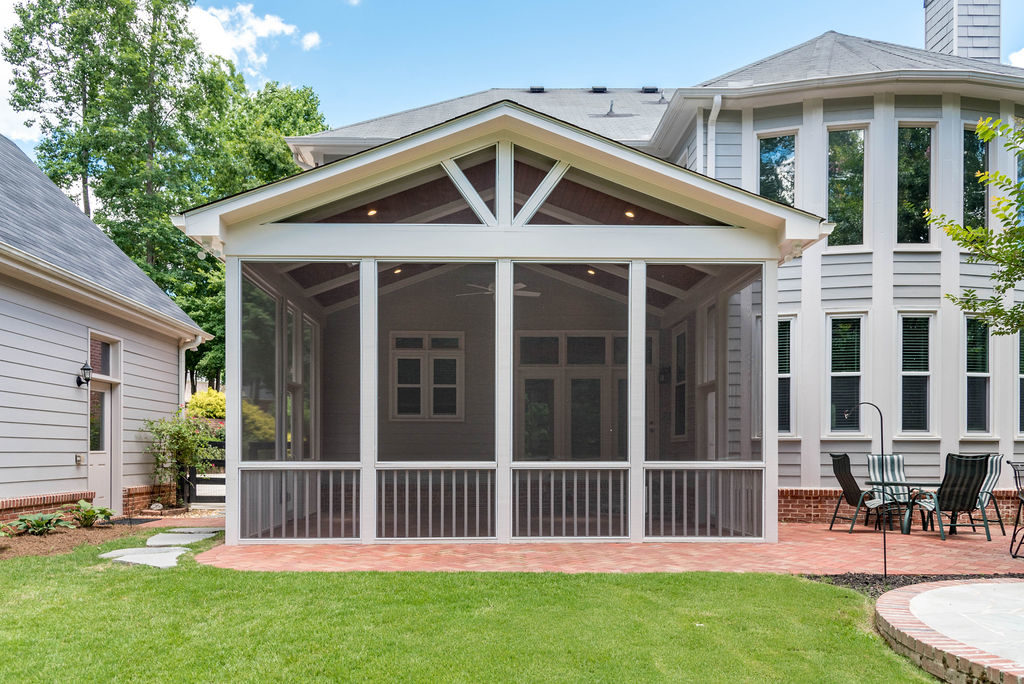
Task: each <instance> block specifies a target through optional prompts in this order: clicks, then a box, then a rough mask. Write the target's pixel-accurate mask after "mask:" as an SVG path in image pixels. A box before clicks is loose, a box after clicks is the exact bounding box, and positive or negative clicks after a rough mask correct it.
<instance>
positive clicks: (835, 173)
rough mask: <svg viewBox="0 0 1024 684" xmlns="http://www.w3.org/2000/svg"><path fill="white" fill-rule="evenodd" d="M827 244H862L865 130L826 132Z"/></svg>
mask: <svg viewBox="0 0 1024 684" xmlns="http://www.w3.org/2000/svg"><path fill="white" fill-rule="evenodd" d="M828 220H829V221H830V222H832V223H834V224H836V227H835V229H833V231H832V234H831V235H829V236H828V244H829V245H862V244H864V129H862V128H854V129H848V130H839V131H829V133H828Z"/></svg>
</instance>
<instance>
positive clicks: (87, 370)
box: [75, 361, 92, 387]
mask: <svg viewBox="0 0 1024 684" xmlns="http://www.w3.org/2000/svg"><path fill="white" fill-rule="evenodd" d="M81 370H82V374H81V375H79V376H78V377H76V378H75V382H77V383H78V386H79V387H81V386H82V385H88V384H89V381H90V380H92V366H90V365H89V362H88V361H86V362H85V364H84V365H83V366H82V369H81Z"/></svg>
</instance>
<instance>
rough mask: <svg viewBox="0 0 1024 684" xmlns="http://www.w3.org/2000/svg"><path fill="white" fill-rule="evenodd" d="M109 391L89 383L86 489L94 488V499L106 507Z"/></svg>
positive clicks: (108, 497)
mask: <svg viewBox="0 0 1024 684" xmlns="http://www.w3.org/2000/svg"><path fill="white" fill-rule="evenodd" d="M110 394H111V392H110V385H108V384H106V383H103V382H96V381H93V382H91V383H89V461H88V468H89V471H88V476H89V489H90V490H91V491H94V492H96V498H94V499H93V503H94V504H96V505H97V506H106V507H107V508H112V506H111V467H110V438H111V434H110V433H111V430H110V425H111V420H110V414H111V405H110Z"/></svg>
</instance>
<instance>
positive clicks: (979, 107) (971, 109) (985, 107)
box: [960, 97, 999, 123]
mask: <svg viewBox="0 0 1024 684" xmlns="http://www.w3.org/2000/svg"><path fill="white" fill-rule="evenodd" d="M960 116H961V118H963V120H964V122H966V123H977V122H978V119H986V118H988V117H990V116H991V117H992V118H999V103H998V102H996V101H995V100H979V99H977V98H973V97H963V98H960Z"/></svg>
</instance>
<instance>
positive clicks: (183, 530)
mask: <svg viewBox="0 0 1024 684" xmlns="http://www.w3.org/2000/svg"><path fill="white" fill-rule="evenodd" d="M223 531H224V528H223V527H172V528H171V529H169V530H167V533H168V534H217V533H218V532H223Z"/></svg>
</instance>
